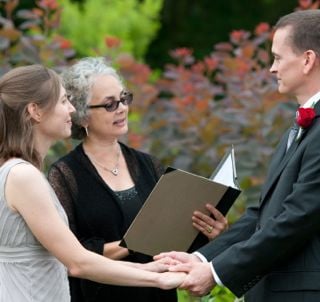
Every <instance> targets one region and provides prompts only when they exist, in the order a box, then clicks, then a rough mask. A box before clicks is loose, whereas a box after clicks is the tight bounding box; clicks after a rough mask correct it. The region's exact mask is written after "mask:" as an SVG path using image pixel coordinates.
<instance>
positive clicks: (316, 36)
mask: <svg viewBox="0 0 320 302" xmlns="http://www.w3.org/2000/svg"><path fill="white" fill-rule="evenodd" d="M287 26H288V27H290V28H291V35H290V36H289V39H290V40H289V41H290V43H291V47H292V49H293V51H295V52H296V53H302V52H304V51H306V50H309V49H310V50H313V51H314V52H315V53H317V54H318V55H320V10H319V9H314V10H300V11H296V12H293V13H291V14H288V15H285V16H283V17H281V18H280V19H279V21H278V22H277V23H276V25H275V30H277V29H280V28H284V27H287Z"/></svg>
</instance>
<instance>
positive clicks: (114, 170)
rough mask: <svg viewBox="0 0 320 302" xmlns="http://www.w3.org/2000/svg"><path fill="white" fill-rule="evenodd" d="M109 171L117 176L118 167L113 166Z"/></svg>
mask: <svg viewBox="0 0 320 302" xmlns="http://www.w3.org/2000/svg"><path fill="white" fill-rule="evenodd" d="M111 173H112V174H113V175H114V176H117V175H118V173H119V170H118V168H113V169H112V170H111Z"/></svg>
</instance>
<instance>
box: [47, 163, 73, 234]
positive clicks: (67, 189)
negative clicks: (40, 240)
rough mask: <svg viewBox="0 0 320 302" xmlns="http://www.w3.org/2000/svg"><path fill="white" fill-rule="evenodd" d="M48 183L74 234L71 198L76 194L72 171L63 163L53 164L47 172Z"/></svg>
mask: <svg viewBox="0 0 320 302" xmlns="http://www.w3.org/2000/svg"><path fill="white" fill-rule="evenodd" d="M48 181H49V183H50V184H51V186H52V188H53V190H54V191H55V193H56V195H57V197H58V199H59V201H60V203H61V205H62V206H63V208H64V210H65V211H66V213H67V216H68V220H69V227H70V229H71V231H72V232H73V233H75V234H76V221H75V215H74V207H73V196H75V194H76V182H75V180H74V175H73V173H72V171H71V170H70V169H69V168H68V166H67V165H66V164H64V163H63V162H60V163H58V164H54V165H53V166H52V167H51V168H50V170H49V172H48Z"/></svg>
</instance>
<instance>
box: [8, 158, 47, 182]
mask: <svg viewBox="0 0 320 302" xmlns="http://www.w3.org/2000/svg"><path fill="white" fill-rule="evenodd" d="M35 181H37V182H38V181H43V175H42V173H41V171H39V170H38V169H37V168H36V167H35V166H33V165H32V164H30V163H27V162H22V163H19V164H17V165H15V166H14V167H12V168H11V170H10V172H9V174H8V182H9V183H13V184H16V185H19V186H25V185H28V184H29V183H30V182H32V183H34V182H35Z"/></svg>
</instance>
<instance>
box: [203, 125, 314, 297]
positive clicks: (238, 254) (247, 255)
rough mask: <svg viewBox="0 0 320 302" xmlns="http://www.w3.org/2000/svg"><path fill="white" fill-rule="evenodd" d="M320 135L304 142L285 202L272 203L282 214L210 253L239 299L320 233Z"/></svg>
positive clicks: (223, 279)
mask: <svg viewBox="0 0 320 302" xmlns="http://www.w3.org/2000/svg"><path fill="white" fill-rule="evenodd" d="M318 126H319V125H318ZM318 128H319V127H318ZM319 136H320V131H318V130H317V131H314V132H313V133H312V135H311V136H310V137H309V138H308V142H309V144H307V141H305V142H304V147H302V148H304V149H303V151H302V153H301V155H300V156H299V162H295V166H296V167H297V170H298V171H297V179H296V181H295V182H294V183H292V186H291V187H290V193H289V194H288V195H287V196H286V197H285V198H284V199H283V200H275V198H276V197H272V202H275V203H277V204H280V205H281V211H279V213H278V214H277V215H275V216H272V217H268V220H267V223H266V225H265V226H262V227H261V228H260V229H257V230H256V231H255V232H254V234H253V235H252V236H250V237H249V238H247V239H245V240H241V239H240V240H238V242H237V243H235V244H233V245H231V246H229V247H227V246H226V245H225V247H227V248H226V249H225V250H224V251H222V252H221V253H219V254H218V253H211V254H210V253H208V254H209V256H210V257H211V259H213V260H212V265H213V266H214V268H215V270H216V273H217V274H218V276H219V278H220V279H221V281H222V283H223V284H224V285H225V286H227V287H228V288H229V289H230V290H231V291H233V292H234V293H235V294H236V295H237V296H241V295H242V294H243V293H244V292H245V291H247V290H248V289H249V288H250V287H252V286H253V285H254V284H255V283H256V282H257V281H258V280H259V279H260V278H261V277H262V276H264V275H265V274H267V273H268V272H270V271H271V270H272V268H273V267H274V266H275V265H279V264H280V263H285V262H286V260H287V259H288V258H289V257H291V256H293V255H295V253H298V252H299V251H301V250H302V249H303V247H304V246H305V245H306V244H307V242H308V241H309V240H310V239H312V238H314V236H316V234H319V231H320V219H319V217H320V202H319V196H320V164H319V163H320V151H319V150H320V140H319ZM306 139H307V138H306ZM283 181H284V182H285V180H283ZM229 242H232V240H229ZM221 250H222V247H221V248H220V251H221ZM214 251H215V250H214Z"/></svg>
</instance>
